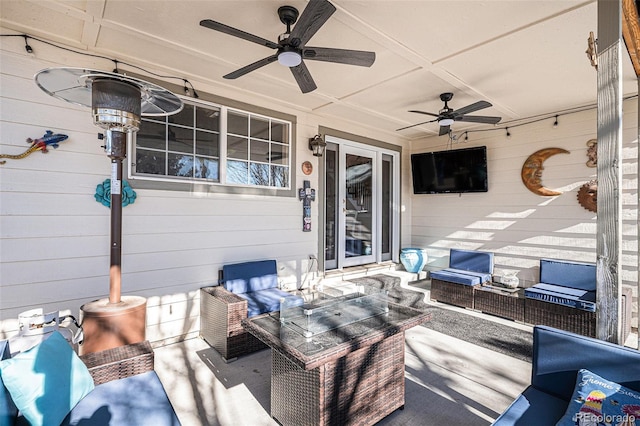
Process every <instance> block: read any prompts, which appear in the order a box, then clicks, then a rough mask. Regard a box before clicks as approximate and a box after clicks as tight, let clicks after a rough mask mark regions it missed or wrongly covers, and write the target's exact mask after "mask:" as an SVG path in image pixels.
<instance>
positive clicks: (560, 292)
mask: <svg viewBox="0 0 640 426" xmlns="http://www.w3.org/2000/svg"><path fill="white" fill-rule="evenodd" d="M524 311H525V322H526V323H529V324H535V325H538V324H539V325H548V326H551V327H555V328H560V329H562V330H567V331H571V332H573V333H578V334H582V335H585V336H590V337H595V335H596V265H595V264H594V263H584V262H573V261H568V260H557V259H541V260H540V282H539V283H538V284H536V285H534V286H532V287H530V288H527V289H526V290H525V309H524ZM621 326H622V331H623V339H626V338H627V336H628V335H629V332H630V331H631V289H629V288H624V289H623V291H622V316H621Z"/></svg>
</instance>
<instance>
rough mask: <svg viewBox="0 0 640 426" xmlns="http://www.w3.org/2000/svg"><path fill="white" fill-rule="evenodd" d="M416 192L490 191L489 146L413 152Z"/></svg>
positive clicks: (412, 167) (412, 169)
mask: <svg viewBox="0 0 640 426" xmlns="http://www.w3.org/2000/svg"><path fill="white" fill-rule="evenodd" d="M411 172H412V175H413V193H414V194H442V193H459V192H487V191H488V182H487V147H486V146H478V147H473V148H464V149H452V150H448V151H436V152H424V153H420V154H411Z"/></svg>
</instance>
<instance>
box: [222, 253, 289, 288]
mask: <svg viewBox="0 0 640 426" xmlns="http://www.w3.org/2000/svg"><path fill="white" fill-rule="evenodd" d="M222 279H223V284H224V288H225V289H227V290H229V291H230V292H232V293H236V294H238V293H248V292H251V291H258V290H264V289H267V288H277V287H278V269H277V266H276V261H275V260H261V261H256V262H244V263H235V264H232V265H224V266H223V267H222Z"/></svg>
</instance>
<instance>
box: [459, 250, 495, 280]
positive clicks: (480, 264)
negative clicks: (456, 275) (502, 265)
mask: <svg viewBox="0 0 640 426" xmlns="http://www.w3.org/2000/svg"><path fill="white" fill-rule="evenodd" d="M449 268H452V269H462V270H465V271H474V272H484V273H486V274H489V275H491V274H493V253H490V252H486V251H477V250H460V249H451V250H449Z"/></svg>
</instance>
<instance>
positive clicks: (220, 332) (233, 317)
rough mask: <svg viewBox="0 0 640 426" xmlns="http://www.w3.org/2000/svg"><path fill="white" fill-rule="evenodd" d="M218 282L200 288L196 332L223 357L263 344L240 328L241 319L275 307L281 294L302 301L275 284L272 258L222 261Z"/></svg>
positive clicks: (277, 306)
mask: <svg viewBox="0 0 640 426" xmlns="http://www.w3.org/2000/svg"><path fill="white" fill-rule="evenodd" d="M221 284H222V285H218V286H213V287H204V288H201V289H200V336H201V337H202V338H203V339H204V340H205V341H206V342H207V343H208V344H209V345H211V346H212V347H213V348H214V349H215V350H217V351H218V353H220V355H222V357H223V358H224V359H225V360H227V361H230V360H232V359H234V358H237V357H238V356H240V355H244V354H248V353H251V352H255V351H257V350H260V349H265V348H266V347H267V346H266V345H265V344H264V343H262V342H261V341H260V340H258V339H256V338H255V337H253V335H251V334H250V333H248V332H246V331H245V330H244V328H243V327H242V320H243V319H246V318H251V317H253V316H256V315H260V314H265V313H269V312H277V311H279V310H280V301H281V299H282V298H292V300H293V305H295V304H298V305H302V304H303V302H304V300H303V299H302V297H299V296H295V295H292V294H290V293H287V292H286V291H283V290H280V289H279V288H278V270H277V266H276V261H275V260H261V261H253V262H243V263H234V264H229V265H224V266H223V267H222V280H221ZM293 305H291V306H293Z"/></svg>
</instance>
